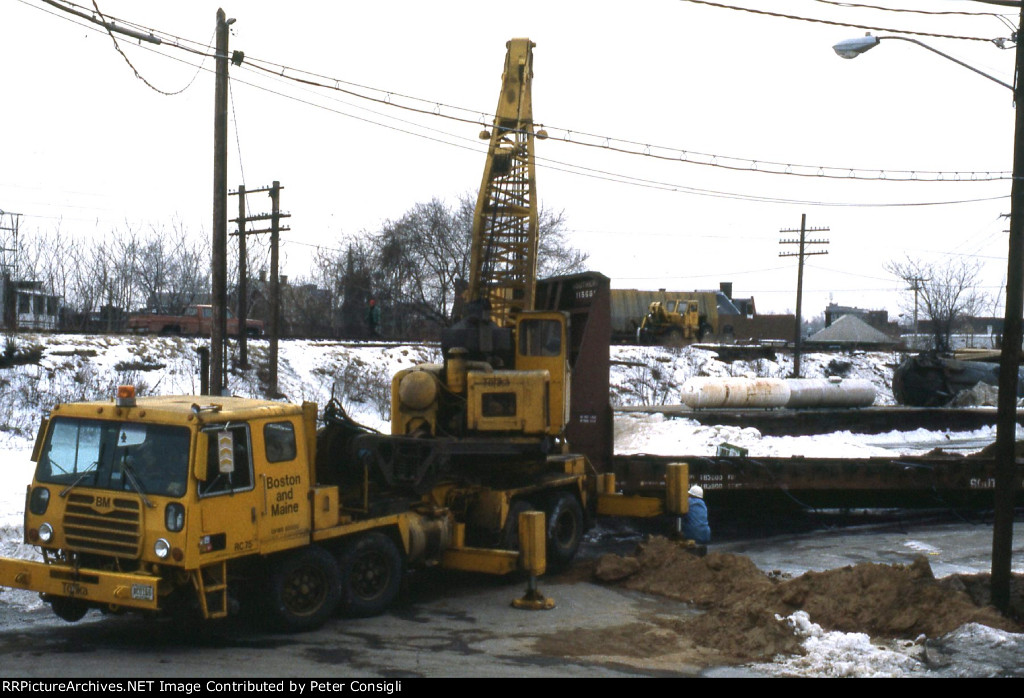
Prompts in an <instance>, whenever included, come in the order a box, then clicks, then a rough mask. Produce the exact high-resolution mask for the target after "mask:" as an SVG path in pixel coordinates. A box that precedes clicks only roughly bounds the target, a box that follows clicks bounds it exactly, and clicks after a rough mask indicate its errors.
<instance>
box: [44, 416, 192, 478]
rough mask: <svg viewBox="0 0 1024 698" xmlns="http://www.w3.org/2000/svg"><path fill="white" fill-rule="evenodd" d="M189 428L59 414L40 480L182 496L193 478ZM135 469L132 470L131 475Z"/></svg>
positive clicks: (45, 446) (45, 451)
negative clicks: (189, 471) (132, 477)
mask: <svg viewBox="0 0 1024 698" xmlns="http://www.w3.org/2000/svg"><path fill="white" fill-rule="evenodd" d="M189 440H190V435H189V430H188V429H187V428H186V427H169V426H161V425H155V424H139V423H133V422H113V421H106V420H98V419H72V418H67V417H58V418H56V419H54V420H53V421H52V422H51V423H50V432H49V434H48V435H47V438H46V443H45V445H44V446H43V450H42V453H41V454H40V457H39V464H38V465H37V466H36V480H37V481H38V482H46V483H51V484H54V485H65V486H66V487H68V488H71V487H96V488H100V489H107V490H123V491H134V490H135V484H133V483H132V482H131V476H132V475H133V476H134V478H135V481H136V483H137V485H138V487H139V488H140V489H141V490H142V492H144V493H145V494H155V495H163V496H169V497H180V496H181V495H183V494H185V488H186V486H187V483H188V461H189ZM129 473H130V475H129Z"/></svg>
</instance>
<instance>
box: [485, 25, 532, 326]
mask: <svg viewBox="0 0 1024 698" xmlns="http://www.w3.org/2000/svg"><path fill="white" fill-rule="evenodd" d="M505 45H506V47H507V49H508V51H507V53H506V55H505V69H504V72H503V73H502V80H501V93H500V95H499V97H498V108H497V110H496V111H495V115H494V124H493V127H492V128H491V130H490V131H489V132H488V131H486V130H485V131H483V132H482V133H481V134H480V136H481V138H488V139H489V140H490V145H489V147H488V150H487V160H486V162H485V165H484V174H483V180H482V181H481V184H480V193H479V196H478V198H477V203H476V210H475V212H474V215H473V233H472V235H473V238H472V251H471V258H470V276H469V288H468V293H467V299H468V301H469V302H471V303H474V302H475V303H483V305H484V307H485V309H486V311H485V312H487V313H488V314H489V315H490V318H491V320H492V321H493V322H494V323H495V324H496V325H498V326H499V327H510V326H511V325H512V322H513V318H514V316H515V315H516V314H518V313H519V312H521V311H523V310H532V309H533V308H534V289H535V286H536V281H537V240H538V225H537V219H538V216H537V181H536V178H535V176H534V161H533V140H534V136H535V134H534V132H533V105H532V99H531V95H530V86H531V83H532V81H533V47H534V46H535V44H534V43H533V42H532V41H530V40H529V39H511V40H510V41H508V42H507V43H506V44H505ZM546 135H547V134H546V133H544V132H543V131H540V132H538V133H537V134H536V137H538V138H544V137H546Z"/></svg>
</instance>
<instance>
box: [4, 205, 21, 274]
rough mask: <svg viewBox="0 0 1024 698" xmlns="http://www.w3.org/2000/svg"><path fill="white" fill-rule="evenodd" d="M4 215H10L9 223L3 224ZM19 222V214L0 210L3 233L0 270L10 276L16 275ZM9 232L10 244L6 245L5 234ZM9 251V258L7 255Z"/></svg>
mask: <svg viewBox="0 0 1024 698" xmlns="http://www.w3.org/2000/svg"><path fill="white" fill-rule="evenodd" d="M4 216H10V218H11V222H10V224H9V225H4V220H3V217H4ZM20 223H21V214H20V213H12V212H10V211H3V210H0V233H4V235H3V241H2V242H0V245H4V246H3V247H0V270H2V271H3V272H5V273H8V274H10V275H11V278H17V277H18V228H19V226H20ZM6 233H10V234H11V237H10V243H11V246H10V247H7V246H6V244H7V241H8V240H7V235H6ZM8 253H10V255H11V256H10V259H8V257H7V255H8Z"/></svg>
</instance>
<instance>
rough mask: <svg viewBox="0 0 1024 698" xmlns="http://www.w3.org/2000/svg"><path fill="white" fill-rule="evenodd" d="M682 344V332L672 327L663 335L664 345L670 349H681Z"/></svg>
mask: <svg viewBox="0 0 1024 698" xmlns="http://www.w3.org/2000/svg"><path fill="white" fill-rule="evenodd" d="M683 343H684V337H683V331H682V330H681V329H679V328H678V327H673V328H672V329H671V330H669V331H668V334H666V335H665V344H666V346H670V347H681V346H683Z"/></svg>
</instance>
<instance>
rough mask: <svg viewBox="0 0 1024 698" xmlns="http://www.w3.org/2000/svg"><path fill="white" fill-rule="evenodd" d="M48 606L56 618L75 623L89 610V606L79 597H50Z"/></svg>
mask: <svg viewBox="0 0 1024 698" xmlns="http://www.w3.org/2000/svg"><path fill="white" fill-rule="evenodd" d="M50 607H51V608H52V609H53V612H54V613H55V614H57V617H58V618H60V619H61V620H66V621H67V622H68V623H77V622H78V621H80V620H82V618H83V617H84V616H85V614H86V612H88V610H89V607H88V606H86V605H85V602H84V601H82V600H81V599H72V598H68V597H66V596H54V597H51V598H50Z"/></svg>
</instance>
